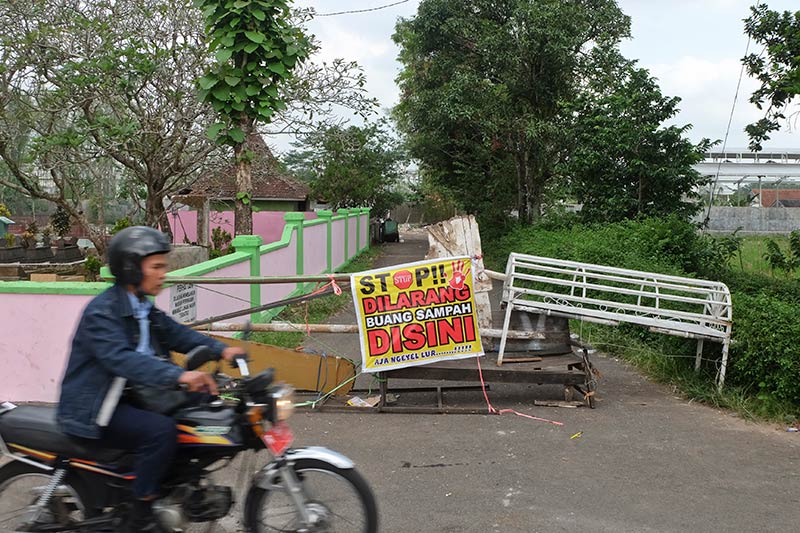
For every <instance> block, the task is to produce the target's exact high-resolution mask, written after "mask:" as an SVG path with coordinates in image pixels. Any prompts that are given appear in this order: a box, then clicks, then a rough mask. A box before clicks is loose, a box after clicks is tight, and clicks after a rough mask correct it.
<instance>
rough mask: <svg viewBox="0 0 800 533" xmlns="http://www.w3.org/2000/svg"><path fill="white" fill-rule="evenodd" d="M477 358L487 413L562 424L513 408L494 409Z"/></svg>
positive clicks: (479, 359) (556, 424)
mask: <svg viewBox="0 0 800 533" xmlns="http://www.w3.org/2000/svg"><path fill="white" fill-rule="evenodd" d="M476 359H477V360H478V375H479V376H480V377H481V390H483V398H484V399H485V400H486V406H487V407H488V409H489V413H490V414H493V415H502V414H506V413H513V414H515V415H517V416H521V417H523V418H530V419H531V420H538V421H539V422H547V423H548V424H553V425H555V426H563V425H564V423H563V422H556V421H555V420H548V419H547V418H540V417H538V416H533V415H529V414H525V413H520V412H519V411H515V410H514V409H495V408H494V406H493V405H492V402H490V401H489V395H488V394H487V393H486V382H485V381H483V370H482V369H481V358H480V356H478V357H476Z"/></svg>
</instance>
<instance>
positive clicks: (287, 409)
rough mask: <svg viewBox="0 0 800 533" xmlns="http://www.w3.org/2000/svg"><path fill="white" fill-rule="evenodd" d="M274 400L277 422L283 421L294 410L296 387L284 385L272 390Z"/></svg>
mask: <svg viewBox="0 0 800 533" xmlns="http://www.w3.org/2000/svg"><path fill="white" fill-rule="evenodd" d="M272 402H273V405H274V406H275V407H274V409H273V411H272V412H273V413H274V414H275V420H274V421H275V422H283V421H284V420H286V419H287V418H289V417H290V416H292V413H293V412H294V387H292V386H291V385H282V386H280V387H278V388H276V389H275V390H273V391H272Z"/></svg>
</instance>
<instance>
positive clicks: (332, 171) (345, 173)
mask: <svg viewBox="0 0 800 533" xmlns="http://www.w3.org/2000/svg"><path fill="white" fill-rule="evenodd" d="M387 129H388V128H387V125H386V123H385V122H379V123H375V124H368V125H366V126H350V127H347V128H343V127H341V126H332V127H330V128H328V129H326V130H323V131H320V132H319V133H317V134H313V135H309V136H307V137H306V138H305V140H304V142H303V143H302V144H300V145H298V150H296V151H294V152H292V153H290V154H289V157H288V158H287V167H288V168H289V170H291V171H292V172H295V173H299V174H302V175H307V176H312V180H311V185H312V191H313V193H314V194H315V195H316V196H317V197H318V198H322V199H324V200H325V201H327V202H328V203H329V204H330V205H331V207H333V208H334V209H336V208H340V207H365V206H366V207H371V208H372V212H373V214H375V215H378V216H380V215H383V214H385V213H387V212H388V211H389V209H391V208H392V207H394V206H395V205H397V204H399V203H400V202H402V201H403V195H402V193H401V192H400V191H399V190H398V187H399V185H400V182H401V180H402V177H403V174H404V168H405V163H406V161H405V154H404V153H403V151H402V149H401V148H400V146H399V143H398V141H397V140H396V139H394V138H392V137H391V136H390V135H389V133H388V132H387Z"/></svg>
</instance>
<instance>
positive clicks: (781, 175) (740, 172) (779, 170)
mask: <svg viewBox="0 0 800 533" xmlns="http://www.w3.org/2000/svg"><path fill="white" fill-rule="evenodd" d="M693 168H694V169H695V170H696V171H698V172H699V173H700V174H702V175H704V176H717V174H719V179H718V180H717V183H718V186H719V185H730V184H735V185H739V184H741V183H758V182H765V183H776V182H779V181H780V182H787V181H797V182H800V149H792V150H769V151H762V152H751V151H748V150H738V149H730V150H725V151H724V152H722V151H711V152H709V153H707V154H706V158H705V159H704V160H703V161H702V162H700V163H697V164H696V165H694V167H693ZM798 186H799V187H800V183H798Z"/></svg>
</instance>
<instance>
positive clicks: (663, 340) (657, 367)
mask: <svg viewBox="0 0 800 533" xmlns="http://www.w3.org/2000/svg"><path fill="white" fill-rule="evenodd" d="M570 327H571V329H572V331H574V332H578V331H580V332H581V338H582V339H583V340H584V341H585V342H587V343H588V344H590V345H591V346H592V347H594V348H596V349H598V350H600V351H601V352H603V353H605V354H607V355H610V356H612V357H618V358H620V359H623V360H625V361H626V362H628V363H630V364H632V365H633V366H635V367H636V368H638V369H639V370H640V371H642V372H643V373H644V374H645V375H646V376H647V377H648V378H650V379H651V380H653V381H655V382H657V383H663V384H666V385H670V386H671V387H672V390H673V393H675V394H680V395H681V396H682V397H683V398H685V399H687V400H690V401H697V402H701V403H703V404H705V405H709V406H711V407H714V408H718V409H727V410H730V411H733V412H735V413H737V414H738V415H739V416H740V417H741V418H743V419H745V420H761V421H769V422H776V423H779V424H796V423H797V421H798V420H800V410H798V406H797V405H794V404H792V403H789V402H779V401H775V400H772V399H768V398H759V397H758V394H757V391H753V390H747V389H746V388H742V387H733V386H730V385H729V384H728V385H726V386H724V387H723V388H722V390H718V389H717V387H715V386H709V384H710V383H713V381H714V380H715V378H716V367H715V366H714V365H710V364H709V362H708V361H707V360H704V361H703V366H702V368H701V371H700V372H699V373H698V372H695V370H694V355H690V354H691V353H692V350H690V349H688V348H689V347H687V346H684V345H685V344H687V343H692V344H693V343H694V342H695V341H690V340H686V339H679V338H675V337H657V338H656V339H655V342H654V343H648V342H645V341H643V340H641V339H638V338H636V337H635V336H633V335H631V334H630V331H628V330H626V329H624V328H622V329H621V328H619V327H610V326H601V325H597V324H590V323H583V324H582V325H581V324H580V322H577V321H570ZM706 345H707V346H706V351H707V352H708V351H709V350H711V351H714V355H717V354H718V350H719V345H718V344H716V343H706ZM709 355H710V354H707V355H706V356H705V357H709ZM714 355H711V357H713V356H714ZM712 367H713V368H712Z"/></svg>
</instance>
